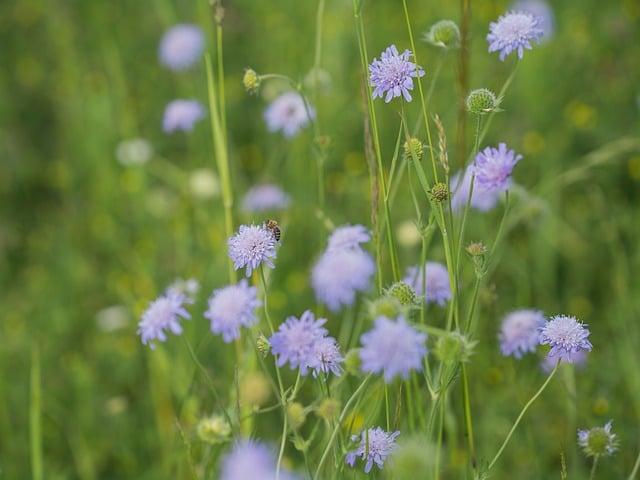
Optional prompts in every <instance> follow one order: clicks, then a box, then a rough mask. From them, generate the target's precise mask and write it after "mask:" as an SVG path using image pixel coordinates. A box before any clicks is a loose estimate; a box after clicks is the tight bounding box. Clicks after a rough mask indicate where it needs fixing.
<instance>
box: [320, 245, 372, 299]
mask: <svg viewBox="0 0 640 480" xmlns="http://www.w3.org/2000/svg"><path fill="white" fill-rule="evenodd" d="M375 271H376V267H375V263H374V261H373V259H372V258H371V255H369V254H368V253H367V252H365V251H363V250H360V249H351V250H349V249H344V250H328V251H326V252H325V253H324V254H323V255H322V256H321V257H320V259H319V260H318V262H317V263H316V264H315V266H314V267H313V271H312V272H311V285H312V286H313V290H314V292H315V294H316V298H317V299H318V301H320V302H322V303H324V304H325V305H326V306H327V307H328V308H329V310H331V311H333V312H337V311H338V310H340V308H342V307H343V306H346V305H352V304H353V302H354V301H355V298H356V293H357V292H365V291H367V290H368V289H369V286H370V283H371V277H372V276H373V274H374V273H375Z"/></svg>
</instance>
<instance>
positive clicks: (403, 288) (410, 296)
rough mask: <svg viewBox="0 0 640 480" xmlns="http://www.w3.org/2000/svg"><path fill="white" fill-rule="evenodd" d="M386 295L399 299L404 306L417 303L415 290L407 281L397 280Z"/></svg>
mask: <svg viewBox="0 0 640 480" xmlns="http://www.w3.org/2000/svg"><path fill="white" fill-rule="evenodd" d="M386 295H387V296H388V297H393V298H395V299H397V300H398V301H399V302H400V304H401V305H403V306H409V305H415V304H416V303H417V297H416V292H415V290H414V289H413V287H411V285H409V284H408V283H405V282H396V283H394V284H393V285H391V286H390V287H389V288H388V289H387V291H386Z"/></svg>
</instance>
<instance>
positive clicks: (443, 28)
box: [423, 20, 460, 50]
mask: <svg viewBox="0 0 640 480" xmlns="http://www.w3.org/2000/svg"><path fill="white" fill-rule="evenodd" d="M423 39H424V41H425V42H428V43H430V44H431V45H434V46H436V47H440V48H444V49H446V50H449V49H452V48H458V47H459V46H460V29H459V28H458V25H457V24H456V23H455V22H454V21H452V20H440V21H439V22H436V23H434V24H433V25H432V26H431V28H430V29H429V31H428V32H427V33H425V35H424V37H423Z"/></svg>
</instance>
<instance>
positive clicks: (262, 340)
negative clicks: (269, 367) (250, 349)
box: [256, 333, 271, 357]
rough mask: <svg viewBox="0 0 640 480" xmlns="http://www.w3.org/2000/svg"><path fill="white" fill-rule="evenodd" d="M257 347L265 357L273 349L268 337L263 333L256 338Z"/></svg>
mask: <svg viewBox="0 0 640 480" xmlns="http://www.w3.org/2000/svg"><path fill="white" fill-rule="evenodd" d="M256 349H257V350H258V352H260V354H261V355H262V356H263V357H266V356H267V355H269V352H270V351H271V344H270V343H269V340H268V339H267V337H265V336H264V335H263V334H262V333H261V334H260V335H258V339H257V340H256Z"/></svg>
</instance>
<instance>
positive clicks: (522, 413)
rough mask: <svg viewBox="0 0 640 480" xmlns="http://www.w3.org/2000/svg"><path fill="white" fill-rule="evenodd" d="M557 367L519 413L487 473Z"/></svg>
mask: <svg viewBox="0 0 640 480" xmlns="http://www.w3.org/2000/svg"><path fill="white" fill-rule="evenodd" d="M559 365H560V362H559V361H558V363H556V366H555V367H554V368H553V370H552V371H551V373H550V374H549V376H548V377H547V379H546V380H545V382H544V383H543V384H542V386H541V387H540V388H539V389H538V391H537V392H536V393H535V394H534V395H533V397H531V399H529V401H528V402H527V403H526V405H525V406H524V408H523V409H522V411H521V412H520V415H518V418H516V421H515V423H514V424H513V426H512V427H511V430H509V433H508V434H507V438H505V439H504V442H503V443H502V446H501V447H500V450H498V453H496V456H495V457H493V460H491V463H490V464H489V467H488V468H487V472H488V471H489V470H491V468H493V466H494V465H495V464H496V462H497V461H498V459H499V458H500V455H502V452H503V451H504V449H505V448H506V446H507V444H508V443H509V440H511V436H512V435H513V432H515V431H516V428H517V427H518V425H519V424H520V420H522V417H524V414H525V413H526V412H527V410H528V409H529V407H530V406H531V405H532V404H533V402H535V401H536V399H537V398H538V397H539V396H540V395H541V394H542V392H543V391H544V389H545V388H547V385H549V382H550V381H551V379H552V378H553V376H554V375H555V373H556V371H557V370H558V366H559Z"/></svg>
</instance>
